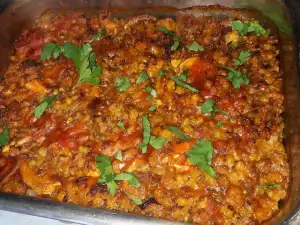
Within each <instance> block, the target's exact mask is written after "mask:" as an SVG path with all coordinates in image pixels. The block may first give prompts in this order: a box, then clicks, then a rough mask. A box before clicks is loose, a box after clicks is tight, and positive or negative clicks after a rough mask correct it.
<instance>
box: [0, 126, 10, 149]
mask: <svg viewBox="0 0 300 225" xmlns="http://www.w3.org/2000/svg"><path fill="white" fill-rule="evenodd" d="M8 142H9V131H8V125H7V124H4V129H3V131H2V133H1V134H0V146H3V145H7V144H8Z"/></svg>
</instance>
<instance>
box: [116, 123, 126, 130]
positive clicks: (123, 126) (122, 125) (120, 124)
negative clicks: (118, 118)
mask: <svg viewBox="0 0 300 225" xmlns="http://www.w3.org/2000/svg"><path fill="white" fill-rule="evenodd" d="M117 126H118V127H120V128H121V129H122V130H124V131H125V132H127V130H126V128H125V125H124V123H123V122H118V123H117Z"/></svg>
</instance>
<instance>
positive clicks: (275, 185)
mask: <svg viewBox="0 0 300 225" xmlns="http://www.w3.org/2000/svg"><path fill="white" fill-rule="evenodd" d="M256 187H258V188H281V185H280V184H261V185H256Z"/></svg>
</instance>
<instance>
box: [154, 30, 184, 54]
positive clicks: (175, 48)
mask: <svg viewBox="0 0 300 225" xmlns="http://www.w3.org/2000/svg"><path fill="white" fill-rule="evenodd" d="M157 29H158V30H160V31H162V32H164V33H165V34H166V35H167V36H169V37H171V38H173V41H174V42H173V45H172V47H171V50H172V51H176V50H177V48H178V46H179V44H180V42H179V37H178V36H177V35H176V34H175V33H174V32H173V31H169V30H168V28H167V27H165V26H159V27H157Z"/></svg>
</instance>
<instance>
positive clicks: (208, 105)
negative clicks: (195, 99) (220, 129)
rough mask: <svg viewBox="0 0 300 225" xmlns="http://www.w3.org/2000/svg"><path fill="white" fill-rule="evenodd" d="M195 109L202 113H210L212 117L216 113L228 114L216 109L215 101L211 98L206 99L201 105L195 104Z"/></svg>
mask: <svg viewBox="0 0 300 225" xmlns="http://www.w3.org/2000/svg"><path fill="white" fill-rule="evenodd" d="M197 109H199V110H201V112H202V113H203V114H207V113H211V115H212V116H213V117H214V116H215V115H216V113H218V112H219V113H222V114H223V115H226V116H228V114H227V113H226V112H225V111H223V110H220V109H217V107H216V102H215V101H214V100H212V99H208V100H206V101H205V102H204V103H203V105H201V106H197Z"/></svg>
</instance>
